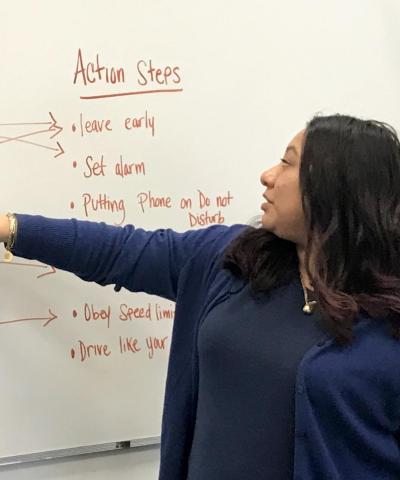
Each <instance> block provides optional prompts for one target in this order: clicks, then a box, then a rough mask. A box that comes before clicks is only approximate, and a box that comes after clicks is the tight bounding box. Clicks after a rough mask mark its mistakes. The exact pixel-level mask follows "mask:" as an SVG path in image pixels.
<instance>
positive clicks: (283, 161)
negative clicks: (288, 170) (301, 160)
mask: <svg viewBox="0 0 400 480" xmlns="http://www.w3.org/2000/svg"><path fill="white" fill-rule="evenodd" d="M281 162H282V163H286V164H287V165H289V162H287V161H286V160H285V159H284V158H281Z"/></svg>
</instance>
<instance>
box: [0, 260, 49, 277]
mask: <svg viewBox="0 0 400 480" xmlns="http://www.w3.org/2000/svg"><path fill="white" fill-rule="evenodd" d="M0 263H2V264H4V265H17V266H19V267H36V268H50V272H46V273H41V274H40V275H38V276H37V277H36V278H42V277H45V276H46V275H52V274H53V273H56V272H57V270H56V269H55V268H54V267H52V266H50V265H37V264H35V263H21V262H4V261H1V262H0Z"/></svg>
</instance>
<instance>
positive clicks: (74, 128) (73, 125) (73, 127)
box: [72, 123, 76, 132]
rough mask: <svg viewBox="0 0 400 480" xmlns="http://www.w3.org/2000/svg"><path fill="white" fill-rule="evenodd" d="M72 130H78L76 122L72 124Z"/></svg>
mask: <svg viewBox="0 0 400 480" xmlns="http://www.w3.org/2000/svg"><path fill="white" fill-rule="evenodd" d="M72 131H73V132H76V127H75V123H73V124H72Z"/></svg>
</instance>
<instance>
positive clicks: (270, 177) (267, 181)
mask: <svg viewBox="0 0 400 480" xmlns="http://www.w3.org/2000/svg"><path fill="white" fill-rule="evenodd" d="M260 182H261V184H262V185H264V187H268V188H272V187H273V183H274V174H273V172H271V169H269V170H265V172H262V174H261V176H260Z"/></svg>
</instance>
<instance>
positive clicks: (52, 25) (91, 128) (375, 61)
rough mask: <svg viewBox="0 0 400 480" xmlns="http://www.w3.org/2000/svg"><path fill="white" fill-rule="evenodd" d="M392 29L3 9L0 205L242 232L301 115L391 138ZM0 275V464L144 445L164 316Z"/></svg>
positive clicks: (329, 21) (319, 10)
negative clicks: (347, 117) (235, 227)
mask: <svg viewBox="0 0 400 480" xmlns="http://www.w3.org/2000/svg"><path fill="white" fill-rule="evenodd" d="M399 19H400V7H399V3H398V2H397V1H396V0H393V1H390V0H386V1H380V2H377V1H373V0H369V1H368V0H357V1H355V0H353V1H348V0H340V1H338V0H335V1H325V2H318V1H316V0H315V1H312V0H309V1H305V0H303V1H298V0H297V1H294V0H293V1H289V0H282V1H280V2H272V1H265V0H263V1H261V0H260V1H258V0H251V1H248V2H239V1H232V2H229V3H228V2H226V1H216V0H213V1H210V0H205V1H203V2H193V1H183V0H172V1H170V2H163V1H159V0H153V1H151V2H148V1H147V2H143V1H138V0H129V1H122V0H121V1H114V2H109V1H105V0H96V1H93V0H90V1H85V2H81V1H77V0H70V1H69V2H56V3H55V2H54V1H50V0H38V1H36V2H30V1H27V0H24V1H19V2H13V3H10V2H7V5H6V6H3V8H2V15H1V29H0V40H1V45H2V55H1V58H2V73H1V76H0V82H1V83H0V85H1V88H0V95H1V102H0V104H1V109H0V124H1V125H0V159H1V163H2V175H0V188H1V192H2V211H4V212H7V211H13V212H18V213H31V214H42V215H45V216H49V217H56V218H71V217H75V218H78V219H82V220H92V221H105V222H107V223H110V224H115V225H126V224H128V223H133V224H134V225H137V226H140V227H143V228H146V229H150V230H151V229H155V228H159V227H170V228H174V229H176V230H178V231H184V230H187V229H190V228H200V227H205V226H208V225H211V224H214V223H225V224H227V225H230V224H234V223H246V222H248V221H249V220H250V219H251V218H252V217H253V216H254V215H257V214H259V213H260V204H261V201H262V198H261V195H262V193H263V190H264V189H263V187H262V186H261V185H260V183H259V176H260V174H261V172H262V171H263V170H264V169H266V168H268V167H270V166H272V165H273V164H275V163H276V162H278V161H279V158H280V156H281V154H282V153H283V152H284V149H285V148H286V146H287V144H288V142H289V141H290V140H291V138H292V137H293V136H294V135H295V134H296V133H297V132H298V131H299V130H301V129H302V128H304V126H305V123H306V121H307V120H309V119H310V118H311V117H312V116H313V115H314V114H315V113H317V112H322V113H325V114H330V113H337V112H338V113H347V114H352V115H356V116H360V117H364V118H368V117H369V118H375V119H378V120H384V121H387V122H389V123H391V124H392V125H393V126H394V127H395V128H397V129H398V128H399V117H398V105H400V90H399V88H398V85H399V84H400V65H399V63H398V45H399V41H400V32H399V30H398V28H397V25H398V21H399ZM0 276H1V279H0V281H1V285H2V302H1V306H2V308H1V314H0V356H1V360H0V379H1V392H2V393H1V395H0V425H1V430H2V435H1V437H0V457H12V456H17V455H26V454H34V453H37V452H49V451H57V450H60V449H71V448H78V447H84V446H87V445H99V444H104V443H107V442H117V441H123V440H131V439H132V440H134V439H146V438H147V439H148V438H157V437H159V435H160V430H161V415H162V405H163V395H164V386H165V379H166V371H167V364H168V355H169V345H170V339H171V331H172V324H173V318H174V308H175V306H174V304H173V303H172V302H169V301H167V300H164V299H161V298H157V297H153V296H149V295H146V294H134V293H131V292H127V291H126V290H122V291H121V292H119V293H116V292H114V291H113V287H112V286H108V287H100V286H98V285H96V284H91V283H85V282H83V281H81V280H79V279H77V278H75V277H74V276H73V275H72V274H70V273H66V272H61V271H58V270H56V271H55V270H54V269H52V268H51V267H50V266H48V265H42V264H40V263H38V262H35V261H26V260H24V259H20V258H15V259H14V261H13V262H12V263H11V264H5V263H3V262H2V263H1V264H0ZM48 320H51V321H49V322H48ZM89 345H107V351H108V352H111V354H110V355H104V354H102V355H100V354H98V355H96V354H95V353H93V352H95V347H93V348H92V349H90V348H89V347H88V346H89ZM135 345H136V346H137V347H138V349H137V350H136V348H135ZM151 347H153V349H152V348H151ZM89 351H90V352H91V353H90V352H89ZM88 352H89V353H90V355H89V353H88ZM103 353H104V351H103Z"/></svg>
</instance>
